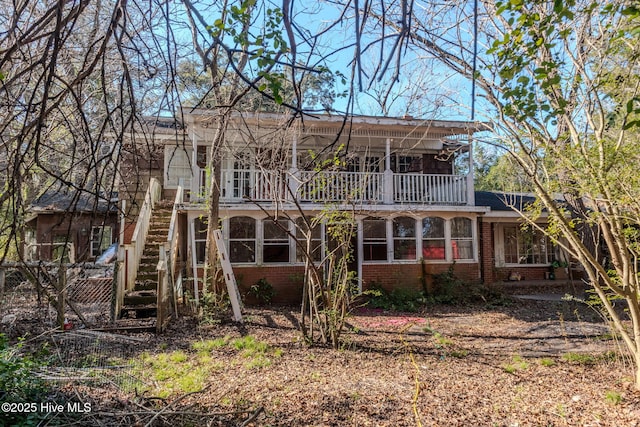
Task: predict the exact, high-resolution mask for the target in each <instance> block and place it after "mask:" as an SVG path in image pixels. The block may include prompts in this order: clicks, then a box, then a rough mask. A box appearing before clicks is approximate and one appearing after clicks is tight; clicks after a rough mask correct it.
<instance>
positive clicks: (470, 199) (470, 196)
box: [467, 135, 476, 206]
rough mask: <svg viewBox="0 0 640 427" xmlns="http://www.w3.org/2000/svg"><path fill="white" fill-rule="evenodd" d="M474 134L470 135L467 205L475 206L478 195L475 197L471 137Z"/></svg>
mask: <svg viewBox="0 0 640 427" xmlns="http://www.w3.org/2000/svg"><path fill="white" fill-rule="evenodd" d="M472 137H473V135H470V136H469V173H467V205H469V206H475V204H476V197H475V188H474V187H473V182H474V177H475V172H474V170H473V169H474V165H473V142H472V140H471V138H472Z"/></svg>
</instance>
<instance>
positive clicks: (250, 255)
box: [229, 216, 256, 262]
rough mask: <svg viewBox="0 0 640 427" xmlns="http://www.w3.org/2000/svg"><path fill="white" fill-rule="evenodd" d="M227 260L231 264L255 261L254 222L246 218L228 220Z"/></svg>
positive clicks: (237, 217)
mask: <svg viewBox="0 0 640 427" xmlns="http://www.w3.org/2000/svg"><path fill="white" fill-rule="evenodd" d="M229 259H230V261H231V262H255V261H256V220H255V219H253V218H249V217H246V216H236V217H233V218H231V219H229Z"/></svg>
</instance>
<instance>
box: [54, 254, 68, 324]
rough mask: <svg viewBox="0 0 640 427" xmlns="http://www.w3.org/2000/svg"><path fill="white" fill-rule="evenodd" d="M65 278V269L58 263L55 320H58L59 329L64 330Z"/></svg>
mask: <svg viewBox="0 0 640 427" xmlns="http://www.w3.org/2000/svg"><path fill="white" fill-rule="evenodd" d="M66 279H67V274H66V271H65V269H64V268H63V267H62V265H60V267H59V269H58V281H57V283H58V285H57V286H56V288H57V289H56V291H57V292H58V299H57V301H56V302H57V304H56V311H57V319H56V320H57V321H58V326H60V329H61V330H63V331H64V300H65V298H64V296H65V295H64V294H65V288H66V286H67V284H66V281H67V280H66Z"/></svg>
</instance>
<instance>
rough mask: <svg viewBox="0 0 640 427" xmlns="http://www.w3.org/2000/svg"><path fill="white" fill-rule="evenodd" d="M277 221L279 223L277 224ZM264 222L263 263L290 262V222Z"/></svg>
mask: <svg viewBox="0 0 640 427" xmlns="http://www.w3.org/2000/svg"><path fill="white" fill-rule="evenodd" d="M276 221H277V222H276ZM276 221H274V220H272V219H265V220H264V221H262V232H263V233H262V235H263V240H262V262H264V263H272V262H289V235H288V234H287V231H286V230H288V229H289V220H286V219H285V220H281V219H278V220H276Z"/></svg>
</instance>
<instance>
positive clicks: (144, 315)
mask: <svg viewBox="0 0 640 427" xmlns="http://www.w3.org/2000/svg"><path fill="white" fill-rule="evenodd" d="M122 313H123V314H124V313H126V314H129V315H131V313H133V314H134V316H135V318H136V319H149V318H153V317H156V316H157V314H158V308H157V307H156V305H155V304H147V305H125V306H124V307H122ZM126 314H124V315H123V316H122V317H126Z"/></svg>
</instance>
